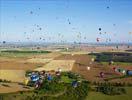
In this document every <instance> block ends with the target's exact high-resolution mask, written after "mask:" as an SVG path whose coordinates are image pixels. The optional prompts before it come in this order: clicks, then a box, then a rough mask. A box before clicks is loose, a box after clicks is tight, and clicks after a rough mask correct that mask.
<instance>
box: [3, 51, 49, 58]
mask: <svg viewBox="0 0 132 100" xmlns="http://www.w3.org/2000/svg"><path fill="white" fill-rule="evenodd" d="M47 53H51V52H50V51H30V50H29V51H27V50H26V51H24V50H23V51H22V50H21V51H20V50H4V51H1V52H0V56H1V57H29V56H33V55H41V54H47Z"/></svg>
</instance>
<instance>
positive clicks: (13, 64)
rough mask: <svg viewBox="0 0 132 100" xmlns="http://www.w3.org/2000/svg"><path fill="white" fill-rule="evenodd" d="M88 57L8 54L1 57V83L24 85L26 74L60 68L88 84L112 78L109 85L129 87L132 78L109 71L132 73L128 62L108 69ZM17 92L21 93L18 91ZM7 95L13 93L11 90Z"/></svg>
mask: <svg viewBox="0 0 132 100" xmlns="http://www.w3.org/2000/svg"><path fill="white" fill-rule="evenodd" d="M100 49H101V48H100ZM100 49H99V50H100ZM95 52H96V51H95ZM97 52H98V51H97ZM97 52H96V53H97ZM89 54H90V51H84V52H83V51H77V52H76V51H71V52H52V53H48V54H30V55H27V53H26V56H24V55H21V57H20V56H16V57H14V56H15V55H16V54H11V55H10V56H9V57H8V55H9V54H8V55H5V54H4V56H1V57H0V79H5V80H10V81H12V82H23V81H24V79H25V72H26V71H27V70H37V71H41V70H46V71H50V70H58V68H61V69H62V71H72V72H75V73H79V74H80V75H82V76H83V77H84V78H85V79H87V80H89V81H91V82H93V81H96V82H98V81H99V82H103V81H104V79H107V78H113V77H115V78H113V79H111V80H109V82H126V83H132V77H128V78H120V77H122V76H123V75H121V74H118V73H116V72H114V71H113V69H112V68H113V67H120V68H124V69H129V70H132V63H131V62H129V63H123V62H116V63H115V65H109V64H108V62H100V63H99V62H92V58H95V56H93V55H89ZM11 56H13V57H11ZM88 67H90V70H88ZM100 72H104V73H105V76H104V78H100V76H99V74H100ZM1 87H2V88H1V90H0V91H1V92H2V91H3V92H4V91H5V90H7V88H5V87H3V86H1ZM10 89H11V88H10ZM16 90H17V89H16ZM18 90H23V89H22V88H19V89H18ZM10 91H14V90H13V88H12V90H10Z"/></svg>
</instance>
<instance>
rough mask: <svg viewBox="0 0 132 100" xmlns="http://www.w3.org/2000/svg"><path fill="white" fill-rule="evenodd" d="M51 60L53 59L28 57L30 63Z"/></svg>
mask: <svg viewBox="0 0 132 100" xmlns="http://www.w3.org/2000/svg"><path fill="white" fill-rule="evenodd" d="M51 60H52V59H42V58H32V59H28V60H27V62H29V63H48V62H50V61H51Z"/></svg>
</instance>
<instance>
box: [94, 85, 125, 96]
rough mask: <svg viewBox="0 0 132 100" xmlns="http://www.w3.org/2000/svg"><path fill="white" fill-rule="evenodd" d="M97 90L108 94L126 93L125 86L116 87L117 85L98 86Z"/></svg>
mask: <svg viewBox="0 0 132 100" xmlns="http://www.w3.org/2000/svg"><path fill="white" fill-rule="evenodd" d="M96 92H102V93H104V94H107V95H121V94H126V90H125V88H123V87H115V86H98V87H96Z"/></svg>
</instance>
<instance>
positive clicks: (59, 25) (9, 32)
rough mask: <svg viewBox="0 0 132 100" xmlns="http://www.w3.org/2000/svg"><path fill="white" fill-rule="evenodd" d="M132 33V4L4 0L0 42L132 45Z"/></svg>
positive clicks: (129, 0)
mask: <svg viewBox="0 0 132 100" xmlns="http://www.w3.org/2000/svg"><path fill="white" fill-rule="evenodd" d="M99 28H101V31H99ZM100 32H101V34H99V33H100ZM130 32H132V0H0V41H7V42H8V41H14V42H15V41H16V42H18V41H20V42H23V41H27V42H31V41H35V42H60V41H67V42H74V41H76V42H97V41H96V40H97V38H99V42H106V41H107V42H110V43H111V42H132V33H131V34H130Z"/></svg>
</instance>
